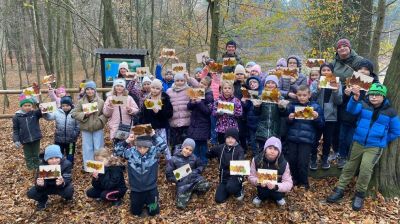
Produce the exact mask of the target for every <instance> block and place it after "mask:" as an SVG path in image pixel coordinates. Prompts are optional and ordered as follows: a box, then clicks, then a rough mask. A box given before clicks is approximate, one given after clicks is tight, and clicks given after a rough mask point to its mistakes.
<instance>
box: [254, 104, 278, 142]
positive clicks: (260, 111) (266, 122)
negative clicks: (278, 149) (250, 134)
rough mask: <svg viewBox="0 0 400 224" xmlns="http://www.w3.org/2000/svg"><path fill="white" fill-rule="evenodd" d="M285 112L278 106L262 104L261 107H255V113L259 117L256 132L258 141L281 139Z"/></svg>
mask: <svg viewBox="0 0 400 224" xmlns="http://www.w3.org/2000/svg"><path fill="white" fill-rule="evenodd" d="M283 112H284V110H281V109H279V107H278V104H274V103H264V102H263V103H262V104H261V105H260V107H254V113H255V114H256V115H259V120H258V126H257V130H256V139H257V140H261V141H265V140H267V139H268V138H270V137H272V136H275V137H278V138H279V137H280V128H281V118H280V116H281V115H282V114H283Z"/></svg>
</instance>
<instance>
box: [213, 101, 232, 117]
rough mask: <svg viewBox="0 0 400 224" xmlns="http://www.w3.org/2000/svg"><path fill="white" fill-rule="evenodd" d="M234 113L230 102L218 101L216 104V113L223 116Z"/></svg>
mask: <svg viewBox="0 0 400 224" xmlns="http://www.w3.org/2000/svg"><path fill="white" fill-rule="evenodd" d="M234 112H235V104H234V103H231V102H225V101H218V103H217V113H223V114H230V115H232V114H234Z"/></svg>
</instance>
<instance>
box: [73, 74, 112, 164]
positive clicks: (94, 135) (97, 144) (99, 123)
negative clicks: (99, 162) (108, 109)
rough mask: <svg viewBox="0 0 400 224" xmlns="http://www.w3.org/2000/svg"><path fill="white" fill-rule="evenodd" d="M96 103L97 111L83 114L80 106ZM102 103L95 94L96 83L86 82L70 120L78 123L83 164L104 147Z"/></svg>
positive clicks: (105, 119) (105, 121)
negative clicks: (83, 91)
mask: <svg viewBox="0 0 400 224" xmlns="http://www.w3.org/2000/svg"><path fill="white" fill-rule="evenodd" d="M94 102H97V109H98V110H97V111H95V112H92V113H87V112H83V108H82V105H83V104H87V103H94ZM103 107H104V101H103V100H102V99H101V98H100V97H99V96H98V95H97V93H96V83H95V82H93V81H87V82H86V84H85V95H84V96H83V97H82V99H80V100H79V102H78V106H77V107H76V108H75V110H74V111H73V112H72V118H74V119H76V120H77V121H79V127H80V129H81V131H82V157H83V164H86V161H87V160H93V159H94V152H95V151H97V150H99V149H100V148H103V146H104V131H103V128H104V125H105V124H106V123H107V118H106V117H105V116H104V114H103Z"/></svg>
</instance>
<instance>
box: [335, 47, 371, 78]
mask: <svg viewBox="0 0 400 224" xmlns="http://www.w3.org/2000/svg"><path fill="white" fill-rule="evenodd" d="M362 59H363V57H361V56H359V55H358V54H357V52H355V51H354V50H351V51H350V57H348V58H346V59H343V60H342V59H340V58H339V55H338V54H337V53H336V56H335V60H333V62H332V64H333V67H334V68H333V70H334V71H333V72H334V73H335V75H336V76H337V77H339V78H340V81H341V82H342V84H343V85H344V84H345V81H346V78H348V77H350V76H351V75H352V74H353V72H354V68H355V67H356V65H357V63H359V62H360V61H361V60H362Z"/></svg>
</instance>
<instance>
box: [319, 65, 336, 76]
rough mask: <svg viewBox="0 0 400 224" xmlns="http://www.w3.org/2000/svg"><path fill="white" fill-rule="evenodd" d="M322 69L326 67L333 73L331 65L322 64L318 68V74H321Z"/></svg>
mask: <svg viewBox="0 0 400 224" xmlns="http://www.w3.org/2000/svg"><path fill="white" fill-rule="evenodd" d="M324 67H328V68H329V69H330V70H331V71H332V73H333V64H332V63H323V64H322V65H321V67H319V74H322V69H323V68H324Z"/></svg>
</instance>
